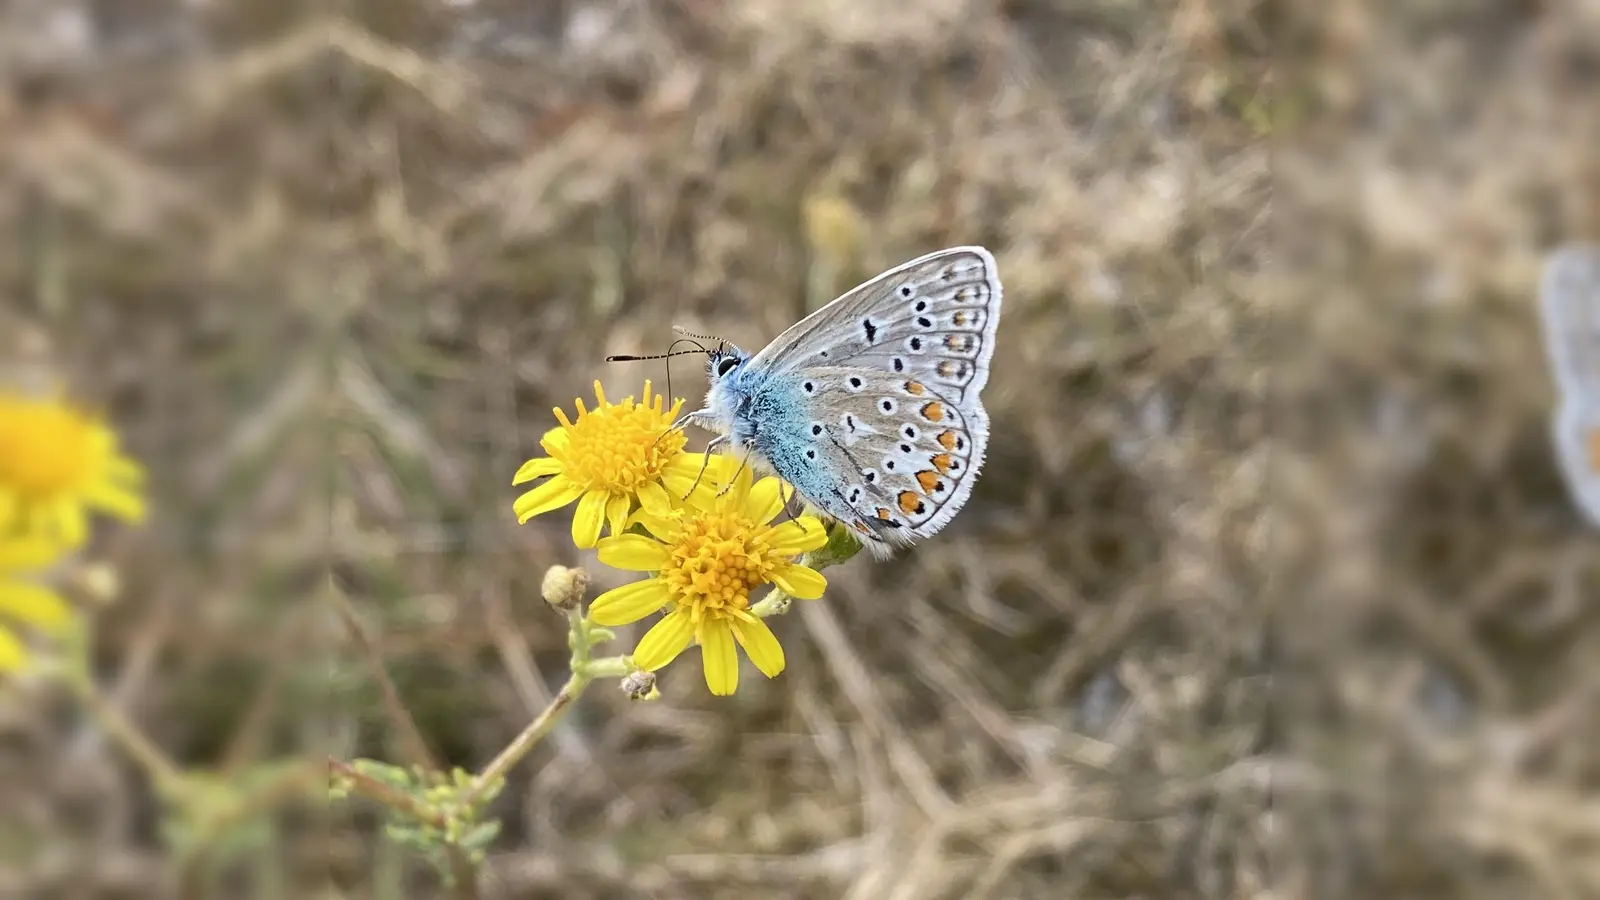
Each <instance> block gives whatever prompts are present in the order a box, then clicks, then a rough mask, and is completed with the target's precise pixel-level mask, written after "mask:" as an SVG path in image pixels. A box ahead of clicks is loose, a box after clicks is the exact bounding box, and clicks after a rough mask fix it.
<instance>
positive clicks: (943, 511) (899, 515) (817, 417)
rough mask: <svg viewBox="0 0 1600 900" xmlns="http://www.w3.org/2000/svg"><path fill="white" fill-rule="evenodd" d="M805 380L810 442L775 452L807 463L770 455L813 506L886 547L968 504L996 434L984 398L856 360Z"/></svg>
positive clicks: (917, 535) (909, 539)
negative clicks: (963, 396) (966, 399)
mask: <svg viewBox="0 0 1600 900" xmlns="http://www.w3.org/2000/svg"><path fill="white" fill-rule="evenodd" d="M803 379H804V384H805V385H809V386H810V389H809V390H808V391H807V392H806V393H807V396H808V397H809V404H808V406H807V414H808V416H809V421H808V422H807V425H806V432H805V438H806V442H805V445H804V449H803V450H801V452H799V453H781V454H777V455H776V456H778V457H781V458H783V459H785V460H788V461H791V463H793V464H798V466H799V469H798V470H796V471H793V472H790V473H785V472H784V471H782V469H783V468H784V467H783V466H779V465H777V462H778V460H777V458H773V459H772V462H773V463H774V464H775V465H774V467H775V468H777V469H779V472H778V474H779V475H782V476H784V478H785V480H788V481H789V482H790V483H791V484H793V485H795V487H796V489H798V490H800V491H801V492H802V493H803V494H805V495H806V497H807V499H808V500H810V501H811V502H812V504H813V505H815V506H817V507H818V508H820V509H822V510H823V511H824V512H826V513H828V514H829V515H832V516H833V517H834V518H837V519H840V520H841V521H844V522H846V523H847V524H849V525H850V526H851V527H853V528H855V530H856V531H857V532H859V533H860V534H862V535H863V536H864V537H866V538H868V539H869V540H870V541H872V542H875V543H878V544H880V545H886V546H883V547H880V548H874V549H882V550H887V549H888V547H889V546H904V545H909V544H911V543H914V542H915V541H917V540H920V539H922V538H926V537H929V536H931V535H933V534H935V533H937V532H938V531H939V530H940V529H942V528H943V527H944V525H945V523H947V522H949V521H950V519H951V517H953V516H954V515H955V514H956V513H957V512H958V511H959V510H960V509H961V507H962V506H963V505H965V504H966V502H967V498H968V497H969V496H970V495H971V493H972V487H973V485H974V484H975V483H976V482H977V479H978V472H979V470H980V469H981V468H982V467H983V454H984V450H985V448H986V447H987V445H988V437H989V417H988V415H987V414H986V413H985V412H984V410H983V407H982V405H981V404H979V403H977V402H976V400H973V401H972V402H971V403H967V404H962V403H957V402H955V401H954V400H952V399H950V397H949V395H948V393H946V392H942V391H940V390H939V389H938V388H936V387H934V386H932V385H929V384H926V383H924V382H921V381H919V380H917V376H915V375H904V374H894V373H888V372H882V371H878V370H876V369H866V368H859V367H855V366H822V367H813V368H808V369H806V370H804V376H803ZM814 495H820V496H814ZM869 546H870V545H869Z"/></svg>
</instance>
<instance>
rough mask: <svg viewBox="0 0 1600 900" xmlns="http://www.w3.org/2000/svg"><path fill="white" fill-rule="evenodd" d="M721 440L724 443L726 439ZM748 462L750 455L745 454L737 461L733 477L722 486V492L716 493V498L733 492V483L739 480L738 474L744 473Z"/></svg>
mask: <svg viewBox="0 0 1600 900" xmlns="http://www.w3.org/2000/svg"><path fill="white" fill-rule="evenodd" d="M723 440H724V442H726V438H724V439H723ZM749 462H750V454H748V453H746V454H745V455H744V456H742V457H740V459H739V468H737V469H734V470H733V477H732V478H729V479H728V483H727V484H725V485H723V486H722V490H720V491H717V496H718V497H721V496H722V495H723V494H726V493H727V492H729V491H731V490H733V483H734V482H735V481H738V480H739V475H740V473H742V472H743V471H744V467H745V465H746V464H747V463H749Z"/></svg>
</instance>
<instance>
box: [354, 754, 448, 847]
mask: <svg viewBox="0 0 1600 900" xmlns="http://www.w3.org/2000/svg"><path fill="white" fill-rule="evenodd" d="M328 773H329V774H330V775H337V776H339V777H340V778H343V779H345V780H346V781H348V782H349V783H350V791H351V793H355V794H360V795H361V796H363V797H366V798H367V799H368V800H375V801H377V802H379V803H382V804H383V805H384V806H387V807H389V808H390V809H393V810H396V811H398V812H403V813H405V814H406V815H408V816H411V817H412V818H413V819H416V820H417V821H419V822H423V823H426V824H428V825H431V826H433V827H434V828H439V829H443V828H444V827H445V826H446V825H447V824H449V820H448V818H447V817H446V816H445V815H444V814H442V813H440V812H439V811H438V810H435V809H433V808H431V807H429V806H428V805H427V804H425V803H423V802H422V801H420V800H417V799H416V798H414V797H412V796H410V795H409V794H407V793H405V792H404V791H401V790H399V789H398V788H393V787H390V786H389V785H387V784H384V783H383V782H381V781H379V780H378V779H376V778H373V777H372V776H371V775H368V774H366V773H364V772H362V771H360V770H358V769H356V768H355V767H354V766H352V765H350V764H349V763H347V762H344V761H343V760H338V759H334V758H333V757H331V756H330V757H328Z"/></svg>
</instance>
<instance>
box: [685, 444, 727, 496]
mask: <svg viewBox="0 0 1600 900" xmlns="http://www.w3.org/2000/svg"><path fill="white" fill-rule="evenodd" d="M727 443H728V436H727V435H725V434H719V435H717V436H716V437H714V438H712V439H711V440H709V441H707V442H706V457H705V460H704V461H703V462H701V463H700V471H699V473H698V474H696V475H695V476H694V484H691V485H689V493H687V494H684V495H683V496H682V497H680V498H679V499H680V500H687V499H689V496H690V495H691V494H693V493H694V492H695V489H696V488H698V487H700V480H701V479H702V478H705V477H706V467H707V466H710V465H711V455H712V454H714V453H716V452H717V450H718V448H720V447H722V446H723V445H725V444H727ZM717 496H718V497H720V496H722V495H721V494H718V495H717Z"/></svg>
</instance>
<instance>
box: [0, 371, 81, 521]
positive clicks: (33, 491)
mask: <svg viewBox="0 0 1600 900" xmlns="http://www.w3.org/2000/svg"><path fill="white" fill-rule="evenodd" d="M99 456H100V452H99V447H98V446H97V444H96V441H95V429H94V426H93V424H92V423H91V422H90V421H89V420H88V419H86V418H84V417H83V416H82V415H80V414H78V413H77V412H75V411H73V410H71V409H68V408H66V407H63V406H60V405H57V404H55V403H50V402H46V401H41V400H34V399H31V398H20V397H0V485H3V486H5V487H7V488H9V489H10V490H12V491H15V492H16V493H18V494H21V495H22V496H23V497H24V498H26V499H29V500H40V499H46V498H50V497H53V496H55V495H57V494H60V493H63V492H66V491H71V490H73V489H75V488H81V487H82V486H83V485H85V484H87V483H88V482H89V481H90V480H91V479H92V477H93V476H94V473H95V471H96V467H97V465H98V464H99V463H100V460H99Z"/></svg>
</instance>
